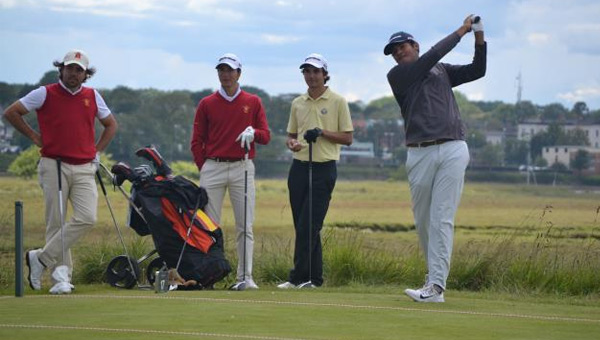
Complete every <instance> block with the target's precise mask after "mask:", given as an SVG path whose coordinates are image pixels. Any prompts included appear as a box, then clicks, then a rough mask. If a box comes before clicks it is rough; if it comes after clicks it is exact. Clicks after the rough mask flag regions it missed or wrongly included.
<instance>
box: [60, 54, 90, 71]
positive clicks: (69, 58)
mask: <svg viewBox="0 0 600 340" xmlns="http://www.w3.org/2000/svg"><path fill="white" fill-rule="evenodd" d="M63 64H64V65H65V66H67V65H71V64H77V65H79V66H81V67H82V68H83V70H84V71H85V70H87V69H88V66H89V64H90V60H89V59H88V56H87V54H85V52H83V51H81V50H72V51H69V52H68V53H67V54H65V57H64V58H63Z"/></svg>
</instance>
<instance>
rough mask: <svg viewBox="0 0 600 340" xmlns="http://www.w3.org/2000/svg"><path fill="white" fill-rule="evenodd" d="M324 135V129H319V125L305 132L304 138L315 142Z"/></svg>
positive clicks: (309, 141)
mask: <svg viewBox="0 0 600 340" xmlns="http://www.w3.org/2000/svg"><path fill="white" fill-rule="evenodd" d="M322 135H323V130H321V129H319V128H318V127H316V128H314V129H311V130H308V131H306V132H305V133H304V139H305V140H306V141H307V142H308V143H314V142H316V141H317V138H318V137H321V136H322Z"/></svg>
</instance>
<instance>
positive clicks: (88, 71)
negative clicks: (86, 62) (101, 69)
mask: <svg viewBox="0 0 600 340" xmlns="http://www.w3.org/2000/svg"><path fill="white" fill-rule="evenodd" d="M52 65H54V67H57V68H58V78H59V79H61V78H62V70H63V68H64V67H65V63H64V62H61V61H54V62H53V63H52ZM94 74H96V68H95V67H88V68H87V69H86V70H85V79H84V80H83V82H84V83H85V82H86V81H87V80H88V79H90V78H91V77H92V76H93V75H94Z"/></svg>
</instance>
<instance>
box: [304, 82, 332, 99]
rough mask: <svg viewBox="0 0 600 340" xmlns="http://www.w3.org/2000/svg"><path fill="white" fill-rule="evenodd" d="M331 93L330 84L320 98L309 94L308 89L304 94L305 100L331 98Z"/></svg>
mask: <svg viewBox="0 0 600 340" xmlns="http://www.w3.org/2000/svg"><path fill="white" fill-rule="evenodd" d="M330 94H331V91H330V90H329V86H327V87H326V89H325V92H323V94H321V95H320V96H319V97H318V98H313V97H311V96H310V95H309V94H308V91H306V93H305V94H303V96H304V100H314V101H317V100H320V99H329V96H330Z"/></svg>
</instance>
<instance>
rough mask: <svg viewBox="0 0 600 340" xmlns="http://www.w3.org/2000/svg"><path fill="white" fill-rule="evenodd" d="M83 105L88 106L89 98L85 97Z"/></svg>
mask: <svg viewBox="0 0 600 340" xmlns="http://www.w3.org/2000/svg"><path fill="white" fill-rule="evenodd" d="M83 106H85V107H90V100H89V99H87V98H85V99H84V100H83Z"/></svg>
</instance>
